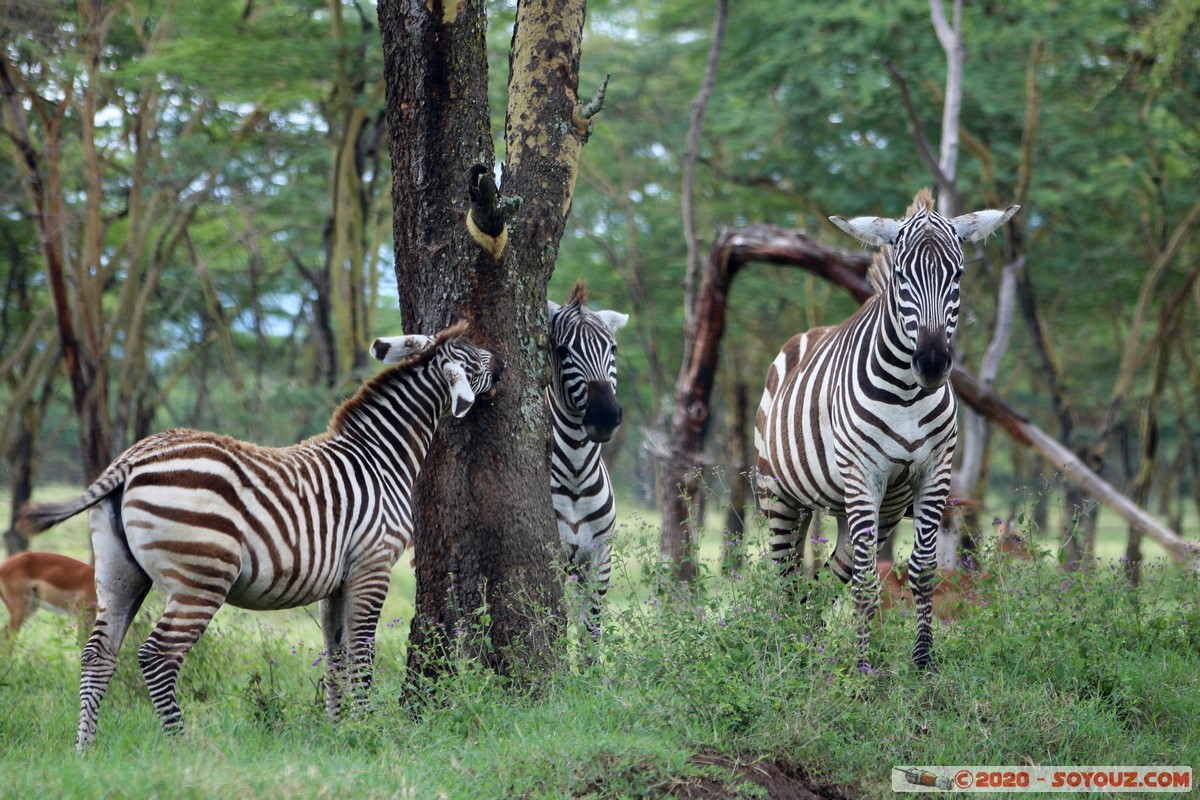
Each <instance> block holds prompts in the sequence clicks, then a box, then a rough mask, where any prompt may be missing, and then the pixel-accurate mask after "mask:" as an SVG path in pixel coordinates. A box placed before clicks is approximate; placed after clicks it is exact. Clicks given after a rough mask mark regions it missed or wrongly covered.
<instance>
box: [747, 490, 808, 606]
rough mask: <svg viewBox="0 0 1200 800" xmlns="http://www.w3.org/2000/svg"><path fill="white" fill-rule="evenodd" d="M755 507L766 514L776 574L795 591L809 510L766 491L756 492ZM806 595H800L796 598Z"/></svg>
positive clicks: (802, 559) (801, 560) (793, 593)
mask: <svg viewBox="0 0 1200 800" xmlns="http://www.w3.org/2000/svg"><path fill="white" fill-rule="evenodd" d="M758 505H759V509H760V510H761V511H762V512H763V514H764V515H765V516H766V518H767V527H768V528H770V530H771V540H770V541H771V560H772V561H774V562H775V566H776V567H778V569H779V574H780V575H781V576H783V577H784V578H787V579H789V591H790V592H791V593H792V596H793V597H794V596H795V595H796V593H797V592H796V580H795V575H796V573H797V572H798V571H800V570H801V569H802V568H803V566H804V538H805V537H806V536H808V527H809V525H810V524H811V523H812V512H811V511H809V510H808V509H807V508H801V507H798V506H795V505H792V504H791V503H789V502H788V501H786V500H784V499H783V498H781V497H779V495H777V494H775V493H773V492H770V490H769V489H768V492H767V493H765V494H762V495H760V498H759V504H758ZM805 599H806V598H805V597H801V598H800V602H804V600H805Z"/></svg>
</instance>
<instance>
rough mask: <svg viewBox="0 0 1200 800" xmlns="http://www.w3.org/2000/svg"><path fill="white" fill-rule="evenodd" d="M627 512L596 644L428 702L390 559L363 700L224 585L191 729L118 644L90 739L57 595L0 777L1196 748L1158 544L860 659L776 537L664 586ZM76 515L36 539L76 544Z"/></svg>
mask: <svg viewBox="0 0 1200 800" xmlns="http://www.w3.org/2000/svg"><path fill="white" fill-rule="evenodd" d="M0 511H3V509H0ZM644 513H646V516H647V517H648V518H649V516H650V515H649V513H648V512H644ZM633 516H634V515H632V514H626V515H625V526H624V528H623V529H622V534H621V541H620V544H619V546H618V555H617V563H616V569H615V570H614V579H613V592H612V594H613V596H614V602H613V604H612V607H611V609H610V619H609V624H608V626H607V628H606V634H605V640H604V655H603V658H602V661H601V662H600V663H599V664H598V665H596V666H594V667H590V668H586V669H578V668H576V669H574V670H572V669H569V668H567V667H565V666H563V667H562V668H559V669H557V670H554V671H553V672H552V673H550V674H548V675H546V676H544V677H543V678H542V680H541V681H539V682H538V686H537V689H536V690H535V691H523V690H519V689H517V688H515V687H513V686H511V685H509V684H508V683H506V682H505V681H504V680H502V679H500V678H498V677H496V676H494V675H491V674H489V673H487V672H485V671H483V670H481V669H479V668H478V667H477V665H475V664H473V663H471V662H468V661H463V662H461V663H460V664H459V667H460V670H459V673H458V674H457V676H455V677H454V678H453V679H451V680H448V681H447V682H446V683H445V684H444V685H443V686H442V687H441V688H440V689H439V691H438V694H437V695H436V696H435V697H433V698H431V701H430V703H429V705H428V706H424V707H419V708H407V709H406V708H402V707H401V706H400V704H399V703H398V702H397V698H398V697H399V696H400V693H401V686H402V681H403V677H404V676H403V666H404V663H405V643H404V639H405V636H406V633H407V620H408V617H409V616H411V598H412V588H413V587H412V583H411V572H408V573H407V577H406V575H405V573H406V570H407V567H398V569H397V579H396V582H395V584H394V586H393V592H392V596H391V597H389V601H388V603H389V607H390V608H392V609H394V610H392V611H385V615H384V620H385V621H388V620H394V619H399V620H400V622H398V623H396V624H394V626H393V627H382V628H381V631H380V634H379V637H378V676H377V681H376V685H375V690H374V693H373V703H372V706H373V707H372V710H371V713H370V714H368V715H367V716H365V717H363V718H358V719H345V720H343V721H342V722H341V723H338V724H333V723H330V722H329V721H327V720H326V719H325V718H324V715H323V713H322V710H321V708H322V700H321V697H320V693H319V690H318V683H317V681H318V679H319V676H320V669H321V668H320V666H319V665H316V666H314V664H313V662H314V661H316V660H317V659H318V657H319V648H320V636H319V631H318V630H317V626H316V624H315V622H313V621H312V617H311V615H310V614H309V613H307V612H305V611H303V610H301V611H296V612H290V613H289V614H284V613H270V614H268V613H250V612H241V611H238V610H236V609H230V608H226V609H223V610H222V611H221V612H220V613H219V614H218V615H217V618H216V621H215V622H214V625H213V627H212V628H211V629H210V631H209V633H208V634H206V635H205V636H204V637H203V639H202V640H201V642H200V643H199V645H197V647H196V648H195V650H194V651H193V652H192V654H190V655H189V657H188V660H187V662H186V664H185V666H184V668H183V672H182V674H181V681H180V697H181V703H182V705H183V709H184V715H185V720H186V723H187V726H188V731H187V733H186V734H185V735H184V736H182V737H179V738H176V739H168V738H165V737H163V736H162V735H161V734H160V733H159V730H158V723H157V721H156V720H155V717H154V713H153V710H152V708H151V707H150V703H149V700H148V698H147V697H146V693H145V688H144V686H143V685H142V682H141V677H140V675H139V673H138V671H137V667H136V659H135V652H134V651H135V649H136V648H135V647H132V646H128V645H127V647H126V648H125V650H124V651H123V652H122V654H121V655H122V660H121V664H120V666H119V668H118V671H117V674H116V676H115V678H114V682H113V685H112V687H111V689H110V691H109V693H108V696H107V697H106V698H105V702H104V706H103V708H102V711H101V716H100V731H99V738H98V743H97V745H96V746H95V748H93V749H92V750H91V751H89V752H88V753H87V754H85V755H84V756H83V757H76V756H75V755H74V754H73V750H72V748H73V741H74V730H75V722H76V714H77V703H78V700H77V697H78V694H77V692H78V645H77V642H76V638H75V637H76V634H75V630H74V627H73V625H72V624H71V623H70V622H69V621H68V620H67V619H65V618H63V617H60V616H57V615H53V614H49V613H45V612H41V613H39V614H37V615H35V616H34V618H33V620H32V621H31V622H30V623H29V625H28V628H27V630H24V631H22V635H21V636H20V637H19V638H18V639H17V640H16V641H15V642H12V643H10V644H9V645H7V646H6V649H4V650H0V764H2V765H3V766H4V767H6V769H5V770H4V775H5V780H4V781H0V797H14V798H16V797H22V798H24V797H31V796H54V797H89V798H90V797H96V798H99V797H139V798H143V797H145V798H153V797H164V798H207V797H230V796H239V795H245V794H251V795H253V796H270V797H273V798H293V797H294V798H310V797H334V796H351V797H364V798H373V797H401V798H405V797H411V798H427V797H447V798H459V797H463V798H510V797H516V798H526V797H527V798H559V797H594V798H609V797H612V798H615V797H664V796H671V793H672V791H673V789H672V787H677V786H678V785H679V783H678V782H679V780H680V779H681V776H686V775H693V776H694V775H696V774H698V773H699V772H700V771H701V770H702V768H701V767H698V766H696V765H693V764H689V762H688V759H689V757H691V756H692V755H694V754H696V753H700V752H707V751H716V752H721V753H726V754H732V755H742V756H746V755H751V756H763V757H770V758H775V759H778V760H780V761H784V762H787V763H790V764H794V765H802V766H804V767H805V768H806V769H808V770H809V771H810V772H813V773H816V774H817V775H819V776H821V778H822V779H823V780H825V781H828V782H832V783H837V784H839V785H841V786H843V787H844V788H845V790H846V792H847V793H848V794H849V795H850V796H854V797H881V798H882V797H890V796H892V792H891V789H890V770H891V767H892V766H894V765H898V764H918V765H953V764H991V765H999V764H1039V765H1051V764H1054V765H1059V764H1076V765H1084V764H1088V765H1109V764H1114V765H1115V764H1125V765H1131V764H1162V765H1191V766H1193V767H1197V766H1200V614H1198V613H1197V608H1198V602H1200V589H1198V587H1197V583H1196V581H1195V580H1194V579H1191V578H1186V577H1184V576H1182V575H1181V573H1180V571H1179V570H1178V569H1177V568H1175V567H1174V566H1170V565H1165V564H1156V565H1150V566H1148V567H1147V568H1146V570H1145V580H1144V583H1143V586H1142V588H1141V589H1140V590H1138V591H1136V592H1135V591H1133V590H1131V589H1129V588H1128V587H1127V586H1126V585H1125V584H1124V582H1123V579H1122V577H1121V573H1120V570H1119V569H1117V568H1115V567H1114V566H1112V565H1106V564H1101V565H1100V566H1099V567H1098V568H1097V569H1096V570H1095V571H1094V572H1092V573H1090V574H1088V575H1085V576H1072V577H1064V576H1063V575H1062V573H1060V572H1059V571H1058V570H1057V568H1056V565H1055V563H1054V562H1053V560H1051V559H1046V560H1044V561H1042V562H1040V563H1036V564H1022V565H1016V566H1015V567H1012V568H1011V569H1009V570H1008V571H1006V572H1004V573H1003V574H1002V575H998V576H997V578H996V581H995V583H994V585H992V586H991V587H990V591H991V592H992V595H991V600H990V602H988V603H987V604H986V605H985V606H983V607H980V608H978V609H977V610H974V611H972V612H971V613H970V614H969V615H968V617H967V618H965V619H962V620H959V621H955V622H953V623H947V624H939V626H938V629H937V633H936V646H937V654H938V659H939V662H940V664H941V666H942V670H941V672H940V673H939V674H937V675H935V676H932V677H930V676H928V675H926V674H923V673H919V672H917V671H916V670H915V669H913V667H912V665H911V661H910V659H909V651H910V649H911V647H912V643H913V635H914V622H913V619H912V616H911V614H908V613H898V614H894V615H890V616H889V617H887V618H886V619H885V620H884V621H883V622H882V623H881V624H880V625H879V626H878V627H877V628H876V631H875V636H874V654H873V658H874V662H875V664H876V665H877V666H879V667H880V668H881V671H880V672H879V673H878V674H874V675H864V674H861V673H860V672H858V670H856V669H855V668H854V658H853V634H852V630H851V618H850V611H849V608H848V606H849V604H848V602H847V601H846V599H845V597H844V592H841V591H840V590H835V589H827V588H818V589H816V590H815V593H814V596H813V597H812V598H811V600H810V602H809V603H808V604H806V605H804V606H801V607H797V606H796V605H795V604H794V603H792V602H790V601H789V600H787V598H786V596H785V593H784V592H783V591H781V588H780V586H779V581H778V579H777V578H776V576H775V575H774V574H773V571H772V569H771V568H770V566H769V565H768V564H766V563H765V562H764V560H763V559H762V558H761V557H760V556H759V555H758V552H759V549H760V547H761V538H760V537H758V538H756V540H755V542H754V543H753V544H752V546H751V548H750V557H749V558H748V560H747V562H746V564H745V566H744V567H743V568H742V569H741V570H740V571H739V573H738V574H737V575H736V576H728V577H727V576H722V575H721V574H720V571H719V570H718V569H716V567H715V563H716V561H715V559H716V556H717V553H718V551H719V543H718V541H717V536H716V535H707V536H706V537H705V541H704V542H703V545H702V548H701V553H702V556H703V557H704V559H705V566H704V568H703V570H702V574H701V578H700V579H699V580H698V581H697V584H696V586H695V587H694V589H693V591H692V592H691V593H688V594H686V595H679V594H677V593H675V592H674V591H673V590H664V589H663V588H662V587H661V586H659V585H658V583H657V582H656V581H655V580H654V576H655V575H656V568H655V563H656V561H657V550H658V544H657V533H656V531H657V526H656V525H655V524H652V523H651V522H638V521H636V520H635V519H634V518H633ZM85 527H86V524H85V523H84V522H83V521H82V519H79V520H73V521H72V522H71V523H68V524H66V525H64V526H62V527H61V529H56V530H55V531H52V532H49V533H47V534H44V535H43V536H41V537H39V538H38V539H37V540H36V541H35V542H34V545H35V546H36V547H37V548H38V549H56V550H60V551H63V552H68V553H70V554H73V555H86V538H85V537H86V530H85ZM1102 533H1103V529H1102ZM900 552H901V550H899V549H898V553H900ZM826 595H828V596H826ZM406 604H408V605H406ZM406 609H407V612H406ZM406 613H407V616H406ZM821 618H823V619H824V621H825V623H826V624H824V625H822V624H821ZM150 624H151V620H150V614H149V613H144V614H143V615H142V618H141V619H140V620H139V622H138V625H139V626H140V630H139V631H135V632H134V633H132V634H131V637H135V638H136V637H137V636H138V635H144V633H145V631H146V630H147V629H148V627H149V625H150ZM385 624H386V622H385ZM130 641H131V642H132V641H133V639H131V640H130ZM564 650H565V648H564ZM564 660H565V659H564ZM744 796H751V795H744Z"/></svg>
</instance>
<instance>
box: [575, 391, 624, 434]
mask: <svg viewBox="0 0 1200 800" xmlns="http://www.w3.org/2000/svg"><path fill="white" fill-rule="evenodd" d="M621 416H622V412H621V404H620V403H618V402H617V395H616V392H614V391H613V387H612V384H611V383H609V382H608V381H589V382H588V385H587V410H586V411H584V412H583V430H584V432H586V433H587V435H588V438H589V439H591V440H592V441H593V442H607V441H608V440H609V439H611V438H612V437H613V434H614V433H615V432H616V430H617V427H618V426H620V424H621Z"/></svg>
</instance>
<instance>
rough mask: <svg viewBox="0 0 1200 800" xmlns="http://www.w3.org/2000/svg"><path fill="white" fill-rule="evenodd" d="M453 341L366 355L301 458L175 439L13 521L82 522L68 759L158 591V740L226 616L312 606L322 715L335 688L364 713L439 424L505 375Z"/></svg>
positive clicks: (147, 669)
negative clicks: (368, 366)
mask: <svg viewBox="0 0 1200 800" xmlns="http://www.w3.org/2000/svg"><path fill="white" fill-rule="evenodd" d="M465 331H466V325H465V324H464V323H458V324H456V325H453V326H451V327H449V328H447V329H445V330H443V331H442V332H440V333H438V334H437V335H436V336H394V337H386V338H380V339H376V340H375V342H374V343H373V344H372V346H371V354H372V355H373V356H374V357H375V358H376V359H378V360H379V361H382V362H384V363H385V364H392V365H395V366H393V367H391V368H390V369H385V370H383V371H381V372H380V373H379V374H377V375H376V376H374V377H373V378H371V379H369V380H367V381H366V382H365V383H364V384H363V385H362V386H361V387H360V388H359V390H358V392H357V393H356V394H354V396H353V397H351V398H350V399H348V400H346V401H345V402H344V403H342V404H341V405H340V406H339V407H338V408H337V409H336V410H335V411H334V413H333V416H332V419H331V421H330V423H329V427H328V430H327V431H325V432H324V433H322V434H319V435H317V436H314V437H312V438H310V439H307V440H305V441H303V442H300V443H299V444H296V445H292V446H290V447H283V448H271V447H261V446H258V445H255V444H251V443H248V442H241V441H238V440H236V439H233V438H230V437H228V436H221V435H217V434H214V433H206V432H202V431H196V430H190V429H171V430H167V431H165V432H163V433H159V434H156V435H153V436H150V437H147V438H145V439H142V440H141V441H139V442H137V443H136V444H134V445H133V446H132V447H130V448H129V449H128V450H126V451H125V452H124V453H123V454H121V455H120V456H118V457H117V459H116V460H115V461H114V462H113V463H112V464H111V465H110V466H109V467H108V468H107V469H106V470H105V471H104V472H103V473H102V474H101V475H100V477H99V478H97V479H96V481H95V482H94V483H93V484H92V485H91V486H90V487H89V488H88V489H87V491H86V492H84V493H83V494H82V495H80V496H79V497H77V498H75V499H72V500H65V501H62V502H50V503H45V502H43V503H30V504H27V505H25V506H24V508H23V510H22V512H21V515H20V520H19V523H18V526H19V529H20V530H21V531H22V532H23V533H24V534H25V535H27V536H28V535H30V534H33V533H37V532H40V531H43V530H45V529H47V528H49V527H51V526H52V525H54V524H56V523H58V522H61V521H62V520H64V519H67V518H68V517H71V516H73V515H75V514H78V513H79V512H80V511H83V510H84V509H88V508H90V509H91V512H90V516H89V527H90V529H91V536H92V547H93V549H94V551H95V567H96V590H97V595H98V597H99V606H100V610H99V615H98V616H97V618H96V622H95V626H94V627H93V629H92V633H91V636H90V637H89V639H88V641H87V644H86V645H85V646H84V649H83V654H82V659H81V660H82V674H81V679H80V690H79V695H80V710H79V728H78V731H77V739H76V750H77V751H79V752H82V751H83V750H84V748H85V747H86V746H87V745H88V744H90V743H92V742H93V741H95V738H96V727H97V716H98V713H99V709H100V702H101V700H102V699H103V697H104V693H105V690H106V689H107V687H108V683H109V680H110V679H111V677H112V675H113V672H114V670H115V669H116V665H117V653H118V652H119V650H120V649H121V644H122V641H123V640H124V638H125V634H126V632H127V630H128V628H129V624H130V622H131V621H132V619H133V617H134V615H135V614H136V613H137V611H138V609H139V608H140V607H141V604H142V601H143V600H144V599H145V597H146V594H147V592H149V590H150V588H151V586H152V585H154V584H157V585H158V586H159V588H160V589H161V590H162V591H163V592H164V593H165V594H166V608H165V610H164V611H163V614H162V616H161V618H160V619H159V620H158V623H157V625H156V626H155V628H154V630H153V631H152V632H151V633H150V635H149V637H148V638H147V639H146V641H145V643H144V644H143V645H142V646H141V648H140V649H139V650H138V664H139V666H140V667H141V671H142V674H143V676H144V677H145V680H146V685H147V688H148V690H149V693H150V698H151V700H152V702H153V705H154V708H155V711H156V712H157V714H158V717H159V720H160V722H161V724H162V728H163V730H164V731H165V732H166V733H168V734H173V733H180V732H182V730H183V717H182V714H181V712H180V709H179V704H178V702H177V700H176V691H175V684H176V678H177V677H178V674H179V669H180V667H181V666H182V664H183V660H184V657H185V656H186V655H187V653H188V651H189V650H190V649H191V647H192V646H193V645H194V644H195V643H196V641H197V640H198V639H199V638H200V636H201V635H202V634H203V633H204V630H205V628H207V626H208V624H209V622H210V621H211V620H212V618H213V615H214V614H215V613H216V612H217V609H219V608H220V607H221V606H222V605H224V604H226V603H229V604H232V605H235V606H240V607H242V608H249V609H281V608H293V607H297V606H303V605H308V604H310V603H313V602H316V601H320V602H321V611H320V616H321V627H322V630H323V634H324V642H325V658H326V680H325V687H326V703H325V707H326V711H327V712H328V714H329V715H330V716H332V717H336V716H338V714H339V712H340V708H341V702H342V694H343V691H344V689H349V691H350V692H351V694H352V695H353V696H354V698H355V700H356V704H357V705H358V706H359V707H363V706H365V705H366V699H367V693H368V691H369V689H370V685H371V681H372V670H373V662H374V655H375V644H374V642H375V639H374V637H375V631H376V628H377V626H378V621H379V614H380V609H381V608H382V606H383V601H384V598H385V596H386V595H387V591H388V582H389V579H390V577H391V571H392V567H393V565H394V564H395V563H396V561H397V559H399V557H400V555H401V554H402V553H403V552H404V550H405V548H407V547H408V545H409V543H410V542H411V541H412V533H413V519H412V507H411V503H412V490H413V483H414V481H415V480H416V478H417V474H418V472H419V471H420V469H421V465H422V463H423V461H424V459H425V454H426V452H427V450H428V448H429V446H430V442H431V441H432V439H433V435H434V431H435V430H436V428H437V424H438V420H439V418H440V417H442V416H444V415H446V414H447V413H449V414H453V415H454V416H455V417H462V416H463V415H464V414H466V413H467V411H469V410H470V409H471V407H472V405H473V404H474V403H475V400H476V399H477V398H483V399H489V398H491V397H492V396H494V395H495V392H496V388H497V381H498V379H499V377H500V373H501V371H502V369H503V366H502V364H501V362H500V359H499V358H497V357H496V356H494V355H492V354H491V353H489V352H488V351H487V350H483V349H481V348H479V347H476V346H475V345H474V344H472V343H471V342H470V341H469V340H468V339H467V338H465V337H464V335H463V334H464V333H465Z"/></svg>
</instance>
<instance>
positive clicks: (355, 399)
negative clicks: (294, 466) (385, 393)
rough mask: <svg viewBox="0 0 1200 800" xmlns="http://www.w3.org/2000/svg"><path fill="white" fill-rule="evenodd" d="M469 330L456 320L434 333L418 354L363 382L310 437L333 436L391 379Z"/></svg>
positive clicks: (421, 361)
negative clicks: (327, 424)
mask: <svg viewBox="0 0 1200 800" xmlns="http://www.w3.org/2000/svg"><path fill="white" fill-rule="evenodd" d="M469 327H470V325H469V323H467V322H466V321H465V320H459V321H458V322H456V323H454V324H453V325H451V326H450V327H449V328H446V329H445V330H443V331H440V332H439V333H437V334H435V335H434V337H433V341H432V342H431V343H430V344H429V346H428V347H426V348H425V349H424V350H422V351H421V352H419V353H417V354H415V355H413V356H410V357H408V358H406V359H405V360H404V361H401V362H400V363H399V364H396V365H395V366H391V367H388V368H387V369H384V370H381V371H379V372H377V373H376V374H375V375H374V376H372V377H371V378H368V379H367V380H365V381H364V382H363V384H362V386H360V387H358V391H357V392H355V393H354V394H353V395H352V396H351V397H350V399H348V400H346V402H344V403H342V404H341V405H340V406H338V407H337V408H336V409H335V410H334V412H333V417H332V418H330V420H329V427H328V428H327V429H326V431H325V433H324V434H318V435H317V436H315V437H313V438H314V439H317V438H322V437H328V436H330V435H332V434H334V433H337V432H338V431H339V430H341V429H342V427H343V425H344V424H345V422H346V420H347V419H348V418H350V417H352V416H354V414H355V413H356V412H358V411H359V410H360V409H361V408H362V407H363V406H365V405H369V404H370V403H371V402H372V400H373V398H374V397H375V396H376V395H377V394H379V393H380V391H381V389H383V387H385V386H387V385H388V384H389V383H391V382H392V381H393V380H395V378H396V376H397V375H398V374H399V373H401V372H410V371H412V370H414V369H416V368H417V367H420V366H421V365H422V364H425V363H426V362H428V361H429V360H430V359H432V358H433V357H434V356H435V355H437V352H438V351H439V350H441V349H442V346H443V345H444V344H446V342H448V341H450V340H451V339H457V338H458V337H459V336H462V335H463V334H465V333H466V332H467V328H469Z"/></svg>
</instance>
